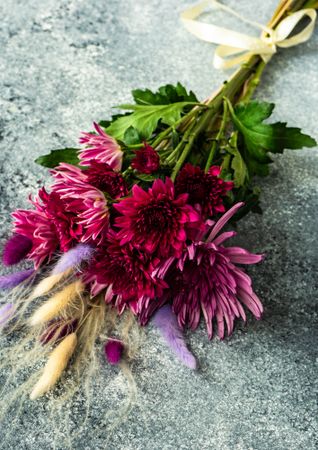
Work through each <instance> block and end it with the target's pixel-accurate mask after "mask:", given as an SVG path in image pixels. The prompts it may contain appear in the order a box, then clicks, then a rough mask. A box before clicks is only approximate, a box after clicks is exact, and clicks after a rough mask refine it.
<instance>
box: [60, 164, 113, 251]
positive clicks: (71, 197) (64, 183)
mask: <svg viewBox="0 0 318 450" xmlns="http://www.w3.org/2000/svg"><path fill="white" fill-rule="evenodd" d="M52 175H53V177H54V178H55V183H54V184H53V186H52V190H53V192H55V193H57V194H58V195H59V196H60V197H61V199H62V200H63V202H64V203H65V208H66V210H67V211H69V212H72V213H74V214H75V215H76V222H77V224H78V225H80V226H81V227H82V234H81V237H80V242H90V241H92V242H94V243H95V244H96V245H99V244H100V243H101V242H102V241H103V240H104V239H105V237H106V233H107V230H108V226H109V211H108V206H107V200H106V198H105V196H104V194H103V193H102V192H101V191H100V190H99V189H97V188H95V187H94V186H91V185H90V184H88V183H87V176H86V175H85V172H84V171H81V170H80V169H79V168H78V167H75V166H72V165H70V164H66V163H61V164H60V165H59V166H58V167H57V168H56V169H55V170H53V171H52Z"/></svg>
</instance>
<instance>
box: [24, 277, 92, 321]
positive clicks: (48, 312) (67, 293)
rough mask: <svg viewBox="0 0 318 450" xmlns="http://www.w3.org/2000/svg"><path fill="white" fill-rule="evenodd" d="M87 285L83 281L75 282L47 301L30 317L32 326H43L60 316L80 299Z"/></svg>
mask: <svg viewBox="0 0 318 450" xmlns="http://www.w3.org/2000/svg"><path fill="white" fill-rule="evenodd" d="M84 288H85V285H84V284H83V283H82V281H81V280H77V281H74V282H73V283H71V284H69V285H68V286H66V287H65V288H64V289H62V290H61V291H59V292H57V293H56V294H55V295H53V297H51V298H50V299H49V300H47V301H45V302H44V303H43V304H42V305H41V306H40V307H39V308H38V309H37V310H36V311H35V312H34V313H33V315H32V316H31V317H30V320H29V322H30V325H32V326H35V325H41V324H43V323H45V322H48V321H49V320H51V319H54V318H55V317H57V316H58V315H60V314H61V313H62V312H63V311H65V309H66V308H67V307H68V306H69V305H70V304H71V303H72V302H73V300H74V299H77V298H79V297H80V295H81V294H82V292H83V291H84Z"/></svg>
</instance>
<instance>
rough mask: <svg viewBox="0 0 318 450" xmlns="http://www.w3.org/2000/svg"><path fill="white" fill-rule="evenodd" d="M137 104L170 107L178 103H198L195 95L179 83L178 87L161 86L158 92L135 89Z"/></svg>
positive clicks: (133, 92)
mask: <svg viewBox="0 0 318 450" xmlns="http://www.w3.org/2000/svg"><path fill="white" fill-rule="evenodd" d="M132 95H133V98H134V100H135V102H136V103H137V104H139V105H169V104H171V103H178V102H198V99H197V97H196V96H195V94H194V93H193V92H192V91H190V92H189V93H188V92H187V90H186V89H185V87H184V86H182V84H181V83H177V85H176V86H173V85H172V84H167V85H165V86H161V87H160V88H159V89H158V91H157V92H152V91H151V90H150V89H144V90H142V89H135V90H133V91H132Z"/></svg>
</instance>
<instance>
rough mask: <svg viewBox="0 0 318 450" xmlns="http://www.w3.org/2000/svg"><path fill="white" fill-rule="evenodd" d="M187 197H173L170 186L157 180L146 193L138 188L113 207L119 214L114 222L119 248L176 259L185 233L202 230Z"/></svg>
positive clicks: (136, 186) (197, 215) (174, 195)
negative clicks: (126, 246)
mask: <svg viewBox="0 0 318 450" xmlns="http://www.w3.org/2000/svg"><path fill="white" fill-rule="evenodd" d="M187 199H188V195H187V194H182V195H176V194H175V190H174V184H173V182H172V181H171V180H170V179H169V178H167V179H166V182H165V183H164V182H163V181H162V180H160V179H157V180H155V181H154V183H153V185H152V187H151V188H149V189H148V191H147V192H146V191H144V190H143V189H142V188H141V187H139V186H138V185H135V186H134V187H133V188H132V196H131V197H129V198H125V199H123V200H121V201H120V202H119V203H117V204H114V208H116V209H117V211H118V212H119V213H120V214H121V216H120V217H117V218H116V219H115V225H116V226H117V227H118V228H120V231H119V233H118V236H119V237H120V244H121V245H125V244H127V243H130V244H131V245H132V246H133V247H134V248H136V249H138V250H141V251H144V252H146V253H148V254H153V253H154V252H157V253H158V255H159V257H169V256H172V255H174V256H180V255H181V253H182V250H183V248H184V247H185V242H186V239H187V238H188V230H189V231H191V228H195V229H199V228H200V227H201V226H202V223H201V218H200V215H199V214H198V213H197V212H196V211H195V210H194V209H193V208H192V206H190V205H188V204H187Z"/></svg>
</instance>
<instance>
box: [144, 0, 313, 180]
mask: <svg viewBox="0 0 318 450" xmlns="http://www.w3.org/2000/svg"><path fill="white" fill-rule="evenodd" d="M313 3H315V2H313V0H309V1H308V0H307V1H304V0H299V1H297V0H296V1H294V0H282V1H281V2H280V3H279V5H278V7H277V9H276V11H275V12H274V14H273V17H272V18H271V20H270V21H269V22H268V27H270V28H273V29H275V27H277V25H278V24H279V23H280V22H281V21H282V20H283V19H284V18H285V17H286V15H288V14H289V13H292V12H296V11H298V10H300V9H302V8H306V7H317V5H315V4H313ZM266 64H267V63H266V62H265V61H263V59H262V58H261V56H260V55H253V56H251V57H250V59H249V60H248V61H247V63H246V64H243V65H242V67H240V68H239V69H238V70H237V71H236V72H235V73H234V74H233V76H232V77H231V78H230V79H229V80H228V81H227V82H225V83H224V85H223V86H222V88H221V89H220V90H219V91H217V92H216V93H215V94H214V95H212V97H210V98H209V99H208V100H207V101H206V102H205V104H206V106H207V108H206V109H204V108H202V107H200V106H196V107H194V108H192V109H191V111H190V112H188V113H187V114H186V115H185V116H183V117H182V118H181V119H180V120H179V121H178V122H177V123H176V124H175V126H174V128H173V127H169V128H167V129H166V130H164V131H163V132H161V133H160V134H159V135H158V136H157V137H156V138H155V140H154V141H153V143H152V145H153V146H154V147H156V148H157V150H159V151H160V150H162V146H163V145H164V147H166V145H167V143H168V142H169V139H171V132H172V131H173V129H176V130H178V131H181V132H183V136H182V139H181V141H180V143H179V144H178V145H177V147H176V148H175V149H174V150H173V151H172V152H171V151H170V152H167V153H165V155H167V156H166V158H165V162H166V163H167V164H168V165H171V164H173V168H172V175H171V178H172V180H175V179H176V176H177V174H178V172H179V171H180V169H181V167H182V166H183V164H184V162H185V161H186V159H187V157H188V156H189V154H190V152H191V151H192V149H193V147H194V145H195V142H196V141H197V139H198V138H199V136H200V135H201V134H202V133H205V132H207V131H208V130H211V129H213V127H214V125H215V122H216V121H217V120H218V119H219V118H220V117H222V119H221V128H220V129H219V132H218V133H217V135H216V137H215V138H214V140H213V144H212V147H211V148H210V151H209V153H208V156H207V159H206V163H205V171H208V169H209V167H211V165H212V164H213V162H214V161H215V156H216V150H217V144H218V141H219V140H220V137H221V135H222V134H223V133H224V132H225V128H226V114H227V113H226V110H224V102H223V99H224V97H226V98H228V99H229V100H230V101H231V102H232V103H234V104H235V103H236V102H237V101H241V102H244V103H247V102H248V101H249V100H250V99H251V97H252V95H253V94H254V91H255V89H256V88H257V86H258V85H259V83H260V79H261V76H262V73H263V71H264V69H265V67H266ZM164 142H166V144H163V143H164Z"/></svg>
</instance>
